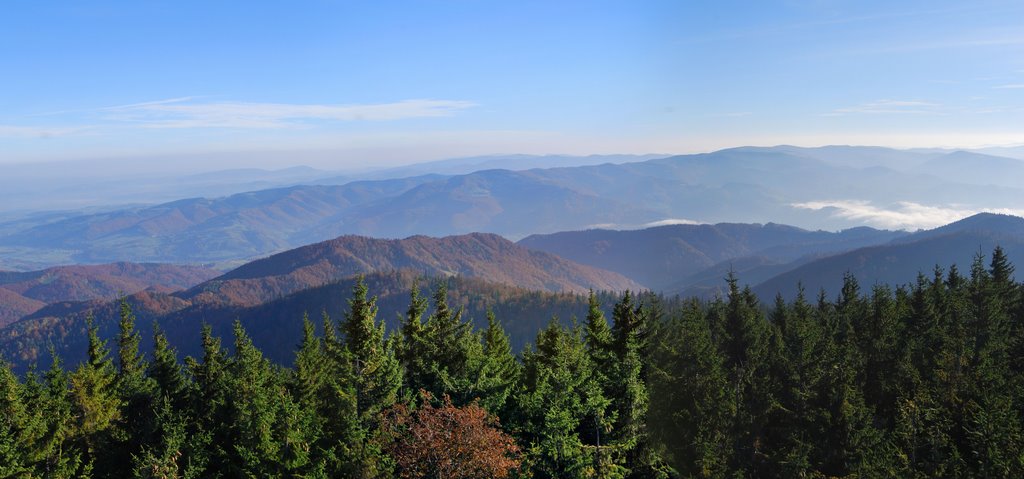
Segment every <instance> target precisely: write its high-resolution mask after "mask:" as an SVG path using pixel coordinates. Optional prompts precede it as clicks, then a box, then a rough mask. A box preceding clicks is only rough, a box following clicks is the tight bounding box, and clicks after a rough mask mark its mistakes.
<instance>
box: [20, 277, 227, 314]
mask: <svg viewBox="0 0 1024 479" xmlns="http://www.w3.org/2000/svg"><path fill="white" fill-rule="evenodd" d="M218 274H219V272H217V271H215V270H212V269H208V268H203V267H199V266H183V265H172V264H152V263H149V264H135V263H124V262H122V263H113V264H105V265H75V266H58V267H54V268H47V269H45V270H41V271H30V272H10V271H0V327H3V326H5V325H6V324H9V323H10V322H12V321H14V320H17V319H19V318H21V317H23V316H26V315H29V314H32V313H34V312H36V311H38V310H40V309H42V308H44V307H45V306H46V305H48V304H52V303H59V302H78V301H91V300H109V299H113V298H115V297H117V296H119V295H128V294H132V293H136V292H138V291H142V290H144V289H149V288H158V289H160V290H162V291H166V290H179V289H185V288H188V287H190V286H192V285H195V284H198V283H200V282H203V281H206V280H208V279H211V278H213V277H215V276H217V275H218Z"/></svg>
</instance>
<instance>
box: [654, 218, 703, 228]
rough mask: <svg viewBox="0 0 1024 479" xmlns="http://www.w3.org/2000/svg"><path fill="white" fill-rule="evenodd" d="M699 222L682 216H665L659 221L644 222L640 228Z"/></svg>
mask: <svg viewBox="0 0 1024 479" xmlns="http://www.w3.org/2000/svg"><path fill="white" fill-rule="evenodd" d="M699 224H700V222H697V221H693V220H688V219H684V218H666V219H663V220H660V221H652V222H650V223H644V224H642V225H640V227H641V228H653V227H655V226H670V225H699Z"/></svg>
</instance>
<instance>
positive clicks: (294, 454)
mask: <svg viewBox="0 0 1024 479" xmlns="http://www.w3.org/2000/svg"><path fill="white" fill-rule="evenodd" d="M727 284H728V295H727V296H726V297H725V298H722V299H717V300H713V301H709V302H703V301H699V300H696V299H693V300H688V301H685V302H682V303H680V304H681V305H679V306H676V305H675V304H676V303H671V304H670V303H669V302H662V301H660V300H659V299H658V298H657V297H656V296H652V295H632V294H629V293H627V294H625V295H624V296H622V297H621V298H620V299H619V300H618V301H617V303H616V304H615V306H614V308H613V313H612V315H611V318H610V322H609V321H608V320H606V318H605V317H604V315H603V313H602V312H601V309H600V305H599V304H598V299H597V297H596V296H594V295H593V294H592V295H591V301H590V313H589V314H588V315H587V317H586V318H585V320H583V321H582V322H579V323H576V322H574V323H573V325H572V326H565V325H563V324H562V323H560V322H559V321H557V320H552V321H551V322H550V323H549V325H548V326H547V327H545V328H543V329H542V330H541V331H539V332H538V333H537V336H536V340H535V342H534V345H533V346H531V347H528V348H527V349H526V350H525V351H523V352H522V353H521V354H520V355H518V356H516V355H514V354H513V352H512V348H511V347H510V345H509V339H508V336H507V335H506V334H505V332H504V331H503V330H502V328H501V326H500V324H499V323H498V321H497V320H496V319H495V318H494V317H493V316H491V317H489V318H488V319H489V321H488V325H487V327H486V328H482V329H479V330H475V329H474V328H473V327H472V325H471V324H470V323H469V322H468V321H466V320H465V319H464V318H463V315H462V314H461V310H454V309H453V308H450V307H449V306H448V304H447V292H446V290H445V288H443V287H442V288H439V289H438V290H437V291H436V292H435V293H434V294H433V295H432V297H431V298H426V297H423V296H421V295H420V293H419V291H418V290H417V289H415V288H414V289H413V290H412V292H411V295H410V301H409V308H408V312H407V314H406V315H405V317H404V318H403V321H402V322H401V324H400V326H399V328H397V330H395V331H385V328H384V323H383V321H382V320H381V319H379V318H378V317H377V306H376V304H375V298H373V297H371V296H370V292H369V291H367V288H366V286H365V284H364V283H363V282H362V281H360V282H357V283H356V286H355V287H354V288H353V291H352V296H351V299H350V300H349V309H348V311H347V313H346V314H344V316H343V317H342V318H330V317H327V316H326V315H324V317H323V318H322V321H321V327H320V328H317V327H316V326H315V325H314V322H312V321H310V320H308V319H307V320H306V321H305V325H304V335H303V339H302V341H301V343H300V344H299V345H298V346H297V349H296V351H295V355H294V363H293V365H292V367H291V368H284V367H280V366H276V365H274V364H272V363H271V362H270V361H269V360H268V359H266V358H265V357H264V356H263V353H262V352H261V351H260V350H259V349H258V348H256V347H255V346H254V345H253V343H252V341H251V340H250V338H249V336H248V334H247V333H246V331H245V330H244V328H243V327H242V326H241V323H236V327H235V330H234V338H233V343H234V344H233V347H232V348H230V351H229V349H228V348H225V347H224V346H222V344H221V340H220V339H219V338H217V337H214V336H213V335H212V333H211V331H210V329H209V328H208V327H205V328H204V330H203V335H202V351H203V353H202V355H201V357H199V358H191V357H190V358H186V359H185V360H184V364H182V363H181V362H179V360H178V358H177V355H176V353H175V351H174V350H173V349H172V348H171V347H170V346H169V344H168V342H167V339H166V337H165V336H164V334H163V333H161V332H159V331H157V332H156V333H155V334H154V335H153V338H152V340H153V343H154V348H153V354H152V355H150V356H149V357H144V356H143V355H142V354H140V352H139V344H140V341H141V338H140V335H139V334H138V333H136V332H135V324H134V323H135V319H134V316H133V313H132V311H131V308H130V307H129V306H128V304H127V302H123V303H122V310H121V323H120V334H119V336H118V337H117V338H116V340H115V342H114V343H113V345H112V346H111V347H108V345H107V344H106V342H105V341H102V340H101V339H100V337H99V335H98V333H97V329H96V327H95V326H94V325H90V328H89V354H88V360H87V361H85V362H83V363H81V364H78V365H75V366H74V367H73V368H72V369H71V370H66V369H65V368H64V366H63V365H62V364H60V362H59V361H55V362H54V363H53V364H52V365H51V367H50V368H49V369H48V370H47V371H45V372H42V373H39V372H30V373H28V374H27V375H25V376H24V377H19V376H17V375H15V374H14V373H13V372H12V370H11V369H10V368H9V367H2V368H0V477H78V476H86V477H88V476H91V477H244V476H258V477H353V478H376V477H380V478H384V477H402V478H476V477H495V478H502V477H533V478H587V477H594V478H613V477H629V478H668V477H964V476H969V477H1020V476H1021V475H1022V474H1024V454H1022V452H1021V451H1022V446H1024V432H1022V423H1024V416H1022V411H1024V301H1022V291H1024V286H1022V285H1021V284H1020V283H1017V282H1015V280H1014V279H1013V267H1012V265H1010V264H1009V262H1008V261H1007V259H1006V256H1005V254H1004V253H1003V251H1002V250H1001V249H999V248H997V249H995V251H994V252H993V254H992V257H991V260H989V261H987V264H986V261H985V259H984V258H983V257H981V256H980V255H979V256H978V257H977V258H976V260H975V262H974V264H973V265H972V267H971V269H970V271H967V272H963V273H962V272H960V271H957V269H956V268H955V267H951V268H950V269H949V270H948V271H943V270H941V269H939V268H936V270H935V271H934V273H933V274H930V275H920V276H919V277H918V279H917V281H916V282H915V283H913V284H911V285H908V286H901V287H897V288H895V289H892V288H890V287H889V286H886V285H875V286H873V287H872V288H871V290H870V291H864V290H862V288H861V287H860V286H859V285H858V284H857V282H856V280H854V279H853V277H852V276H847V278H846V280H845V282H844V286H843V288H842V291H841V293H840V295H839V296H838V298H836V299H835V300H831V299H829V298H826V297H825V296H824V294H820V295H818V296H817V297H807V296H805V295H804V294H800V295H799V296H798V297H797V298H796V299H795V300H794V301H791V302H786V301H785V300H783V299H782V298H781V297H780V298H776V299H775V301H774V303H771V302H769V304H762V303H761V302H760V301H759V299H758V298H757V297H756V296H755V295H754V294H753V293H752V292H751V291H750V290H749V289H741V288H739V286H738V283H737V280H736V278H734V277H730V278H729V279H728V280H727ZM428 307H431V310H432V313H431V314H429V315H426V311H427V310H428Z"/></svg>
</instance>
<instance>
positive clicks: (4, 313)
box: [0, 288, 46, 328]
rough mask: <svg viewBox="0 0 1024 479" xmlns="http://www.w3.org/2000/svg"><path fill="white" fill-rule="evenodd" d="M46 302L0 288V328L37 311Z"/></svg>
mask: <svg viewBox="0 0 1024 479" xmlns="http://www.w3.org/2000/svg"><path fill="white" fill-rule="evenodd" d="M43 306H46V303H44V302H42V301H37V300H34V299H32V298H26V297H24V296H22V295H20V294H18V293H15V292H14V291H8V290H6V289H3V288H0V328H3V327H4V326H7V325H8V324H11V323H12V322H14V321H17V320H18V318H21V317H23V316H25V315H28V314H32V313H34V312H36V311H39V310H40V309H41V308H42V307H43Z"/></svg>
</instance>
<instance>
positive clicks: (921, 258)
mask: <svg viewBox="0 0 1024 479" xmlns="http://www.w3.org/2000/svg"><path fill="white" fill-rule="evenodd" d="M996 246H1001V247H1002V248H1003V249H1004V250H1005V251H1006V253H1007V256H1009V258H1010V261H1011V262H1013V263H1016V264H1022V263H1021V261H1024V218H1019V217H1016V216H1007V215H994V214H989V213H982V214H978V215H975V216H972V217H969V218H965V219H963V220H961V221H957V222H955V223H951V224H949V225H946V226H943V227H940V228H936V229H934V230H928V231H922V232H919V233H914V234H912V235H908V236H906V237H903V238H900V239H898V240H896V241H893V242H891V243H889V244H885V245H879V246H872V247H867V248H861V249H857V250H853V251H849V252H846V253H842V254H838V255H835V256H830V257H826V258H822V259H819V260H816V261H812V262H810V263H807V264H804V265H803V266H800V267H798V268H795V269H793V270H791V271H787V272H785V273H783V274H780V275H778V276H776V277H774V278H771V279H769V280H767V281H765V282H763V283H761V284H758V285H757V286H755V287H754V292H755V293H757V294H758V295H759V296H761V297H762V298H771V297H773V296H775V294H776V293H781V294H782V295H783V296H784V297H787V298H792V297H795V296H796V291H797V289H796V288H797V283H798V282H800V283H802V284H803V286H804V288H805V289H806V291H807V292H808V294H810V295H816V294H817V292H818V291H819V290H820V289H822V288H824V289H825V291H826V293H827V294H829V295H830V297H834V296H835V295H836V294H838V292H839V289H840V288H841V287H842V281H843V275H844V274H845V273H847V272H849V273H850V274H852V275H853V276H854V277H855V278H857V280H858V282H859V283H860V285H861V287H862V288H870V287H871V286H872V285H873V284H875V283H887V284H889V285H893V286H895V285H900V284H906V283H909V282H911V281H914V279H915V278H916V277H917V274H918V273H923V274H925V275H927V276H931V274H932V271H933V270H934V268H935V267H936V266H938V267H940V268H944V269H945V268H949V266H950V265H952V264H956V265H957V268H958V269H959V270H960V271H961V273H964V274H967V273H968V272H969V271H970V265H971V262H972V261H973V259H974V257H975V256H976V255H978V254H984V255H990V254H991V253H992V249H993V248H995V247H996ZM740 279H741V280H743V278H742V277H741V278H740ZM744 282H746V281H744Z"/></svg>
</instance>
